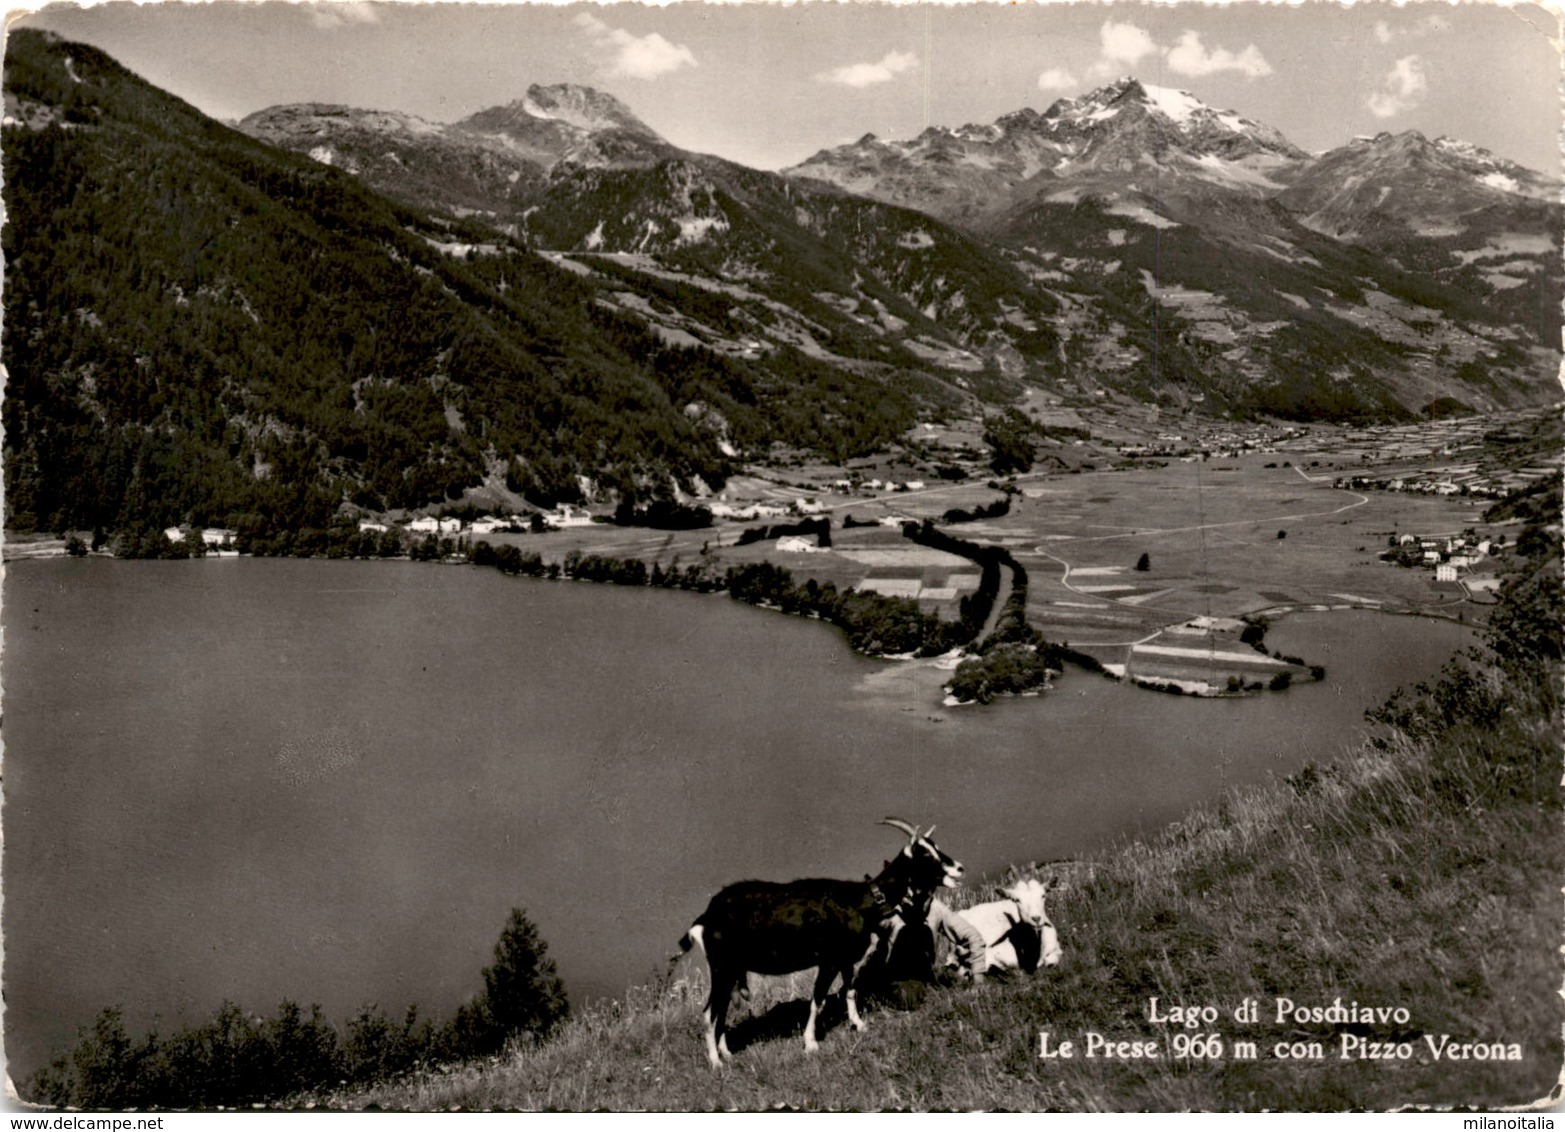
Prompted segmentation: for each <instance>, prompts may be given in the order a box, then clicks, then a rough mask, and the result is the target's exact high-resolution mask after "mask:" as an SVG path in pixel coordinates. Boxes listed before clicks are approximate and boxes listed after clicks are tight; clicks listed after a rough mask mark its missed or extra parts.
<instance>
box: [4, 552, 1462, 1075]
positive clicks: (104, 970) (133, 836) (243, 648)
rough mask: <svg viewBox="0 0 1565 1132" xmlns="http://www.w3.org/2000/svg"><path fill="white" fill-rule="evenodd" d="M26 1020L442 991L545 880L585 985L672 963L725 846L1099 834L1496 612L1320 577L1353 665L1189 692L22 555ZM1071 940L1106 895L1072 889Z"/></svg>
mask: <svg viewBox="0 0 1565 1132" xmlns="http://www.w3.org/2000/svg"><path fill="white" fill-rule="evenodd" d="M4 608H5V614H6V616H5V630H6V632H5V650H4V668H3V680H4V692H5V717H6V718H5V732H4V740H5V765H4V771H5V781H4V789H5V811H4V829H5V850H6V852H5V863H4V887H5V922H4V927H5V988H4V989H5V999H6V1005H7V1016H6V1026H5V1029H6V1056H7V1058H8V1060H9V1063H10V1072H11V1074H12V1076H13V1077H14V1078H17V1079H21V1078H25V1077H26V1076H27V1075H29V1074H31V1073H32V1072H33V1071H35V1070H36V1069H37V1068H39V1067H40V1066H41V1065H42V1064H43V1062H44V1061H45V1059H46V1057H47V1055H48V1053H49V1051H50V1050H51V1049H56V1048H60V1047H62V1046H63V1045H65V1044H67V1043H69V1042H70V1041H71V1040H72V1039H73V1037H74V1035H75V1033H76V1031H77V1028H78V1027H80V1026H82V1025H85V1024H90V1022H91V1021H92V1019H93V1018H94V1016H95V1015H96V1014H97V1013H98V1011H99V1010H100V1009H102V1008H103V1007H107V1006H119V1007H121V1008H123V1010H124V1014H125V1020H126V1024H127V1026H128V1027H129V1028H130V1029H131V1031H132V1032H133V1033H134V1032H138V1031H141V1030H144V1029H145V1028H147V1027H150V1026H153V1025H156V1026H158V1027H159V1028H160V1029H161V1030H162V1031H163V1032H164V1033H167V1032H169V1031H170V1030H173V1029H177V1028H179V1027H180V1026H182V1025H185V1024H189V1023H193V1022H197V1021H200V1020H203V1019H205V1018H206V1017H208V1016H209V1015H210V1014H211V1013H212V1011H213V1010H215V1009H216V1007H217V1006H218V1005H219V1004H220V1003H221V1002H222V1001H223V1000H224V999H230V1000H233V1001H235V1002H237V1003H239V1004H241V1005H242V1006H243V1007H244V1008H245V1009H247V1010H251V1011H257V1012H271V1011H273V1010H275V1008H276V1006H277V1004H278V1003H279V1002H281V1001H282V1000H284V999H291V1000H294V1001H296V1002H299V1003H301V1004H303V1005H305V1006H306V1007H308V1006H309V1005H310V1004H315V1003H318V1004H320V1005H321V1006H322V1007H323V1009H324V1011H325V1013H326V1015H327V1016H328V1017H329V1018H331V1019H333V1020H334V1021H339V1022H340V1021H342V1020H344V1019H346V1018H347V1017H349V1016H351V1015H352V1014H353V1013H355V1012H356V1011H357V1010H358V1009H359V1008H360V1007H362V1006H365V1005H368V1004H378V1005H379V1006H380V1007H382V1008H384V1009H385V1010H386V1011H387V1012H388V1013H391V1014H394V1015H395V1014H400V1013H401V1011H402V1010H403V1009H405V1007H406V1006H407V1005H409V1004H411V1003H417V1004H418V1005H419V1007H420V1010H421V1013H423V1014H425V1015H426V1016H427V1015H431V1014H433V1015H437V1016H444V1015H445V1014H447V1013H449V1011H450V1010H451V1009H452V1008H454V1007H455V1006H456V1005H457V1004H458V1003H459V1002H461V1001H463V1000H465V999H466V998H468V997H470V996H472V995H473V994H475V993H477V992H478V991H479V990H480V989H481V987H482V980H481V971H482V968H483V967H484V966H485V965H486V964H487V963H489V962H490V961H491V951H492V948H493V946H494V943H495V940H496V939H497V937H498V934H499V932H500V929H501V928H502V927H503V926H504V924H505V920H506V917H507V914H508V912H509V910H510V909H511V908H512V907H513V906H517V907H522V908H524V909H525V910H526V912H527V914H528V916H529V917H530V918H531V919H532V920H533V921H534V922H535V923H536V924H537V925H538V927H539V930H540V932H541V933H542V935H543V937H544V938H545V939H546V940H547V942H548V945H549V953H550V955H551V956H552V957H553V958H554V959H555V961H556V962H557V964H558V967H559V970H560V973H561V975H562V976H563V978H564V979H565V981H566V983H567V985H568V987H569V989H570V992H571V995H572V999H573V1001H575V1002H577V1003H580V1002H582V1001H584V1000H587V999H591V998H596V997H602V996H615V995H618V994H619V993H621V992H623V991H624V990H625V988H626V987H628V986H632V985H636V984H640V983H645V982H647V981H650V979H651V978H653V977H654V976H655V975H657V974H660V973H661V972H662V971H663V970H665V969H666V963H667V960H668V957H669V956H670V955H671V954H672V953H673V952H674V951H675V950H676V941H677V940H678V939H679V936H680V935H681V934H682V933H683V931H684V930H685V928H686V927H688V926H689V924H690V922H691V920H692V919H693V918H694V917H695V916H696V915H697V914H699V913H700V912H701V910H702V909H703V908H704V907H705V905H706V901H707V899H708V898H709V897H710V895H711V894H712V893H713V892H714V891H715V890H716V889H718V888H720V887H721V886H722V885H724V884H725V883H728V882H730V881H733V880H738V879H741V878H746V877H757V878H765V879H776V880H785V879H789V878H792V877H796V876H807V875H820V876H842V877H859V876H862V875H864V874H865V873H867V872H871V871H873V870H874V869H876V868H877V867H878V865H879V864H880V862H881V861H882V860H884V859H885V858H886V857H887V856H889V855H890V854H891V853H892V852H893V851H895V850H896V849H897V848H898V847H899V845H900V844H901V840H900V839H901V835H900V834H898V833H896V832H894V831H893V830H890V829H887V828H884V827H883V826H880V825H878V824H877V823H878V822H879V821H880V819H881V818H883V817H885V816H887V815H895V816H898V817H901V818H904V819H907V820H909V821H914V822H918V823H920V824H922V825H925V826H927V825H929V824H932V823H934V824H938V826H939V829H938V833H937V839H938V841H939V843H940V844H941V846H942V847H944V848H946V849H947V850H948V851H950V852H951V853H953V854H954V855H955V856H957V857H958V858H960V859H961V860H962V861H963V862H964V864H965V865H966V866H967V868H968V873H969V876H970V877H971V876H978V875H982V874H984V873H986V872H997V871H999V870H1002V869H1004V868H1005V867H1006V866H1007V865H1010V864H1012V863H1018V864H1025V863H1026V862H1030V861H1044V860H1053V859H1061V858H1069V857H1072V856H1076V855H1079V854H1081V853H1083V852H1086V851H1090V850H1092V849H1095V848H1099V847H1102V846H1104V845H1107V844H1109V843H1112V842H1114V841H1116V840H1119V839H1123V838H1125V837H1127V836H1129V835H1133V834H1135V833H1137V832H1141V831H1147V830H1151V829H1154V828H1156V827H1158V826H1160V825H1162V824H1165V823H1167V822H1170V821H1173V820H1176V819H1177V818H1178V817H1179V816H1180V815H1181V814H1182V813H1183V812H1184V811H1186V810H1187V809H1188V808H1189V807H1190V806H1191V805H1192V804H1194V803H1197V802H1200V801H1204V800H1210V799H1214V798H1216V797H1218V796H1219V795H1220V793H1221V792H1222V791H1223V789H1224V788H1226V787H1230V786H1237V785H1242V784H1247V783H1256V782H1262V781H1266V780H1268V779H1270V778H1274V777H1279V776H1283V775H1287V774H1290V773H1293V772H1294V771H1296V770H1298V769H1299V768H1300V767H1301V766H1302V765H1304V764H1305V763H1306V762H1310V761H1316V762H1325V761H1330V760H1332V759H1334V758H1338V757H1342V756H1343V755H1344V753H1345V752H1346V750H1347V749H1348V748H1349V747H1350V746H1351V745H1352V744H1353V743H1354V742H1355V741H1356V738H1357V737H1358V736H1359V734H1360V733H1361V731H1362V729H1363V727H1364V724H1363V713H1364V710H1365V709H1366V708H1367V707H1372V706H1374V705H1376V704H1378V703H1380V702H1381V701H1382V700H1383V699H1384V698H1385V697H1386V696H1387V695H1388V694H1389V693H1390V692H1392V691H1393V690H1394V689H1395V688H1396V687H1397V686H1399V685H1401V684H1404V683H1409V682H1413V681H1417V680H1421V679H1424V678H1426V677H1428V676H1429V675H1431V674H1432V673H1433V672H1435V671H1436V670H1437V669H1438V668H1439V667H1440V665H1441V663H1442V662H1443V661H1444V660H1445V659H1446V658H1448V657H1449V656H1450V655H1451V654H1452V653H1453V652H1455V651H1457V650H1458V649H1460V648H1461V647H1462V646H1464V645H1465V644H1467V643H1469V642H1470V641H1471V639H1472V635H1471V632H1470V630H1468V629H1466V628H1464V627H1463V626H1460V625H1457V624H1454V623H1451V622H1449V621H1443V620H1436V619H1432V618H1428V617H1414V616H1389V615H1384V614H1377V613H1372V612H1366V611H1353V612H1343V611H1338V612H1322V613H1305V614H1297V615H1294V616H1290V617H1287V618H1285V619H1283V620H1281V621H1279V622H1278V623H1277V624H1275V625H1274V627H1273V628H1272V630H1271V634H1270V635H1269V637H1268V639H1267V644H1268V646H1270V647H1275V648H1278V649H1280V650H1281V651H1283V652H1286V653H1295V654H1298V655H1301V656H1304V657H1306V658H1308V659H1309V660H1310V661H1311V662H1318V663H1321V664H1324V665H1325V666H1326V668H1327V670H1328V674H1327V678H1326V680H1325V681H1324V682H1321V683H1306V684H1301V685H1296V686H1294V687H1292V688H1290V689H1289V690H1287V691H1286V692H1281V693H1269V694H1263V695H1256V696H1252V697H1246V698H1234V699H1226V698H1222V699H1194V698H1186V697H1179V696H1170V695H1159V694H1156V693H1152V692H1148V691H1145V690H1141V689H1137V688H1134V687H1130V686H1127V685H1124V684H1120V683H1116V682H1114V681H1112V680H1109V679H1107V678H1104V677H1102V676H1098V675H1094V674H1090V673H1087V672H1085V671H1081V670H1077V669H1071V670H1069V671H1067V672H1066V674H1065V676H1064V677H1063V678H1062V679H1061V680H1060V681H1058V683H1057V685H1056V687H1055V688H1054V689H1053V690H1052V691H1050V692H1048V693H1047V694H1046V695H1044V696H1041V697H1035V698H1034V697H1029V698H1019V699H1012V700H1004V701H1001V702H998V703H995V704H993V705H991V706H987V707H957V708H950V707H945V706H943V705H942V703H941V692H940V685H941V683H942V682H943V680H944V679H946V678H947V674H946V673H944V672H942V671H940V670H938V669H936V668H935V667H933V666H932V665H931V664H929V663H928V662H908V661H883V660H874V659H870V658H866V657H863V656H860V655H857V654H855V653H853V652H852V651H851V650H850V649H849V648H848V646H847V645H846V643H845V641H844V639H843V637H842V635H841V634H840V633H839V632H838V631H836V630H835V629H833V628H832V627H830V626H827V625H824V624H821V623H818V622H812V621H808V620H803V619H798V618H790V617H784V616H781V615H779V614H776V613H773V612H769V611H765V610H758V609H753V608H750V607H747V606H742V605H740V604H738V603H735V602H733V601H730V600H728V599H727V598H726V597H725V596H702V595H696V594H688V593H678V592H666V591H653V590H646V589H625V588H619V587H614V586H603V585H589V584H572V583H564V582H547V581H533V580H525V579H517V578H509V577H505V576H502V575H500V574H499V573H497V572H495V571H492V570H484V569H476V568H461V567H449V566H437V565H429V564H417V563H411V562H405V561H396V562H374V563H365V562H335V561H315V560H310V561H300V560H283V559H249V558H240V559H224V560H208V561H191V562H124V561H116V560H110V559H97V558H94V559H84V560H51V561H32V562H20V563H14V564H11V565H9V566H8V567H7V569H6V576H5V582H4ZM1060 931H1061V939H1062V943H1063V944H1064V946H1065V947H1066V948H1067V949H1069V947H1070V925H1069V924H1068V923H1065V922H1061V923H1060Z"/></svg>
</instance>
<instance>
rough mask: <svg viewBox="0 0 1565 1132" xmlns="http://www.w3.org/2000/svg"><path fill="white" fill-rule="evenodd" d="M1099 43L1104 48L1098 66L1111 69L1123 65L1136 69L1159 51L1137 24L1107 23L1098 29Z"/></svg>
mask: <svg viewBox="0 0 1565 1132" xmlns="http://www.w3.org/2000/svg"><path fill="white" fill-rule="evenodd" d="M1098 42H1099V43H1100V44H1101V45H1102V48H1103V51H1102V58H1101V61H1100V62H1099V64H1098V66H1100V67H1107V68H1109V69H1112V68H1113V67H1114V66H1115V65H1116V64H1121V63H1123V64H1125V65H1126V66H1130V67H1134V66H1135V65H1136V64H1137V63H1139V62H1141V60H1142V59H1144V58H1146V57H1147V56H1148V55H1151V54H1153V53H1154V52H1155V51H1157V49H1158V46H1157V44H1156V43H1154V42H1153V41H1152V36H1151V35H1149V34H1148V33H1147V32H1145V31H1143V30H1142V29H1141V28H1138V27H1137V26H1136V25H1135V24H1116V23H1115V22H1114V21H1113V20H1107V21H1105V22H1104V24H1103V26H1102V27H1101V28H1099V29H1098Z"/></svg>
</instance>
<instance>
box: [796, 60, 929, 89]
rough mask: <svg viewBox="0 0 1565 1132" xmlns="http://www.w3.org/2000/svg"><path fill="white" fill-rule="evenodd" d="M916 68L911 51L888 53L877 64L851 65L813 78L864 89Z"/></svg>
mask: <svg viewBox="0 0 1565 1132" xmlns="http://www.w3.org/2000/svg"><path fill="white" fill-rule="evenodd" d="M917 67H918V56H917V55H914V54H913V53H912V52H911V51H888V52H886V55H885V58H883V59H881V61H880V62H878V63H853V64H850V65H849V66H846V67H838V68H837V69H836V70H832V71H825V72H823V73H821V74H819V75H816V76H815V80H816V81H817V82H823V83H840V84H841V85H843V86H851V87H866V86H874V85H875V84H876V83H889V82H890V81H891V80H892V79H894V78H896V77H897V76H898V75H900V74H903V73H904V72H907V71H912V70H915V69H917Z"/></svg>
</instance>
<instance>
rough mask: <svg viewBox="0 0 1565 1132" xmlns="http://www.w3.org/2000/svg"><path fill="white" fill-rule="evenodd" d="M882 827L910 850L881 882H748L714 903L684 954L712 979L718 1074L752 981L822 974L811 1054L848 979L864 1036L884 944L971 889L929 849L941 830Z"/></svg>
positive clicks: (709, 1021)
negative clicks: (836, 985)
mask: <svg viewBox="0 0 1565 1132" xmlns="http://www.w3.org/2000/svg"><path fill="white" fill-rule="evenodd" d="M880 824H882V825H889V826H892V827H894V828H896V829H900V830H902V832H904V833H906V834H907V835H908V843H907V845H905V846H904V847H903V849H902V851H901V852H900V853H898V854H897V855H896V856H895V857H893V858H892V859H891V860H889V861H887V862H886V864H885V867H883V868H882V869H881V870H880V873H879V874H878V875H877V876H875V877H873V878H872V879H869V880H865V881H850V880H822V879H813V878H812V879H806V880H796V881H792V882H790V883H787V884H776V883H773V882H770V881H762V880H745V881H739V882H738V883H737V884H731V885H729V886H728V887H727V888H725V889H723V890H722V891H721V892H719V893H718V894H717V895H716V896H714V897H712V901H711V903H709V904H708V905H707V907H706V911H705V912H702V913H701V915H700V916H698V917H696V921H695V923H694V924H692V925H691V926H690V930H689V931H688V932H686V933H685V935H684V937H683V938H682V939H681V940H680V941H679V950H680V952H681V954H683V953H684V952H687V951H689V950H690V948H691V946H692V945H693V944H700V946H701V949H702V951H703V952H705V954H706V962H707V966H708V968H709V969H710V970H711V978H712V986H711V990H710V993H709V995H708V997H707V1003H706V1053H707V1059H708V1060H709V1061H710V1062H711V1063H712V1066H713V1067H714V1068H720V1067H721V1066H722V1063H723V1059H724V1058H729V1057H732V1056H733V1055H732V1054H731V1053H729V1050H728V1007H729V1000H730V999H731V997H732V995H733V992H734V989H735V988H736V987H743V986H744V985H745V983H746V980H747V978H748V974H749V972H751V971H754V972H755V973H757V974H761V975H787V974H791V973H792V972H794V971H802V970H805V969H806V968H809V967H816V968H818V971H817V973H816V976H815V986H814V989H813V991H812V992H811V994H810V1017H809V1021H808V1022H806V1023H805V1025H804V1048H805V1050H806V1051H813V1050H815V1049H816V1048H818V1046H819V1044H820V1043H819V1042H818V1041H817V1040H816V1034H815V1023H816V1019H817V1018H818V1017H819V1015H820V1010H821V1007H822V1006H823V1005H824V1004H825V1001H826V995H827V992H828V991H830V990H831V985H832V983H833V981H835V979H836V978H837V976H838V975H839V974H840V975H841V976H842V983H843V997H844V998H845V999H846V1001H847V1007H848V1022H849V1024H850V1025H851V1026H852V1027H853V1028H854V1029H855V1030H862V1029H863V1028H864V1020H863V1019H862V1018H860V1017H859V1011H858V988H857V981H858V977H859V973H860V971H862V970H863V969H864V965H865V964H866V963H867V962H868V961H869V959H870V957H871V956H872V955H874V954H875V952H876V951H877V950H878V949H879V948H880V946H881V945H882V943H885V944H886V945H887V946H888V947H889V945H890V943H891V942H892V941H893V940H894V939H895V937H896V935H897V933H898V932H899V931H900V930H901V928H902V926H903V925H904V924H905V923H907V922H909V920H910V919H911V918H913V917H920V918H921V917H922V915H923V908H924V906H925V903H926V901H927V899H928V895H929V894H930V893H932V892H934V890H935V889H937V888H939V887H941V886H942V885H948V884H949V885H954V884H956V883H957V882H958V881H960V880H961V879H962V865H961V863H960V862H959V861H956V860H953V859H952V858H951V857H950V856H949V855H947V854H946V853H943V852H941V850H940V849H939V847H938V846H936V845H935V843H934V842H933V841H931V840H930V839H929V838H930V834H933V833H934V831H935V830H934V827H933V826H930V828H929V830H928V831H927V832H924V833H920V832H919V830H918V827H917V826H914V825H909V824H908V823H907V822H905V821H901V820H900V819H898V818H886V819H885V820H884V821H882V822H881V823H880ZM675 959H676V960H677V959H678V956H675Z"/></svg>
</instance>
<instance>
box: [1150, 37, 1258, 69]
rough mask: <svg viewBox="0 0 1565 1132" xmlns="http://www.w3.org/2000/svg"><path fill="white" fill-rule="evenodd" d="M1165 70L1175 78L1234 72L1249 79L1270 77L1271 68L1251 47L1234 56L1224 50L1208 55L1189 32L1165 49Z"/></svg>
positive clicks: (1197, 39) (1254, 47) (1217, 50)
mask: <svg viewBox="0 0 1565 1132" xmlns="http://www.w3.org/2000/svg"><path fill="white" fill-rule="evenodd" d="M1168 69H1169V70H1170V71H1173V72H1174V73H1175V74H1176V75H1215V74H1217V73H1218V72H1219V71H1238V72H1239V73H1240V74H1242V75H1245V76H1246V77H1248V78H1252V79H1258V78H1261V77H1263V76H1265V75H1269V74H1271V73H1272V65H1271V64H1270V63H1268V62H1267V61H1266V59H1265V57H1264V56H1263V55H1262V54H1261V49H1260V48H1259V47H1257V46H1255V44H1253V43H1252V44H1250V46H1248V47H1246V48H1245V49H1244V50H1243V51H1241V52H1239V53H1238V54H1237V55H1235V54H1234V53H1233V52H1232V51H1229V50H1228V49H1227V48H1225V47H1218V48H1214V49H1212V50H1211V51H1208V50H1207V49H1206V48H1205V47H1204V46H1203V45H1202V43H1201V36H1200V35H1199V34H1197V33H1196V32H1193V31H1187V32H1185V33H1184V34H1182V35H1181V36H1180V37H1179V42H1178V43H1176V44H1174V46H1173V47H1171V48H1169V49H1168Z"/></svg>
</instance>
